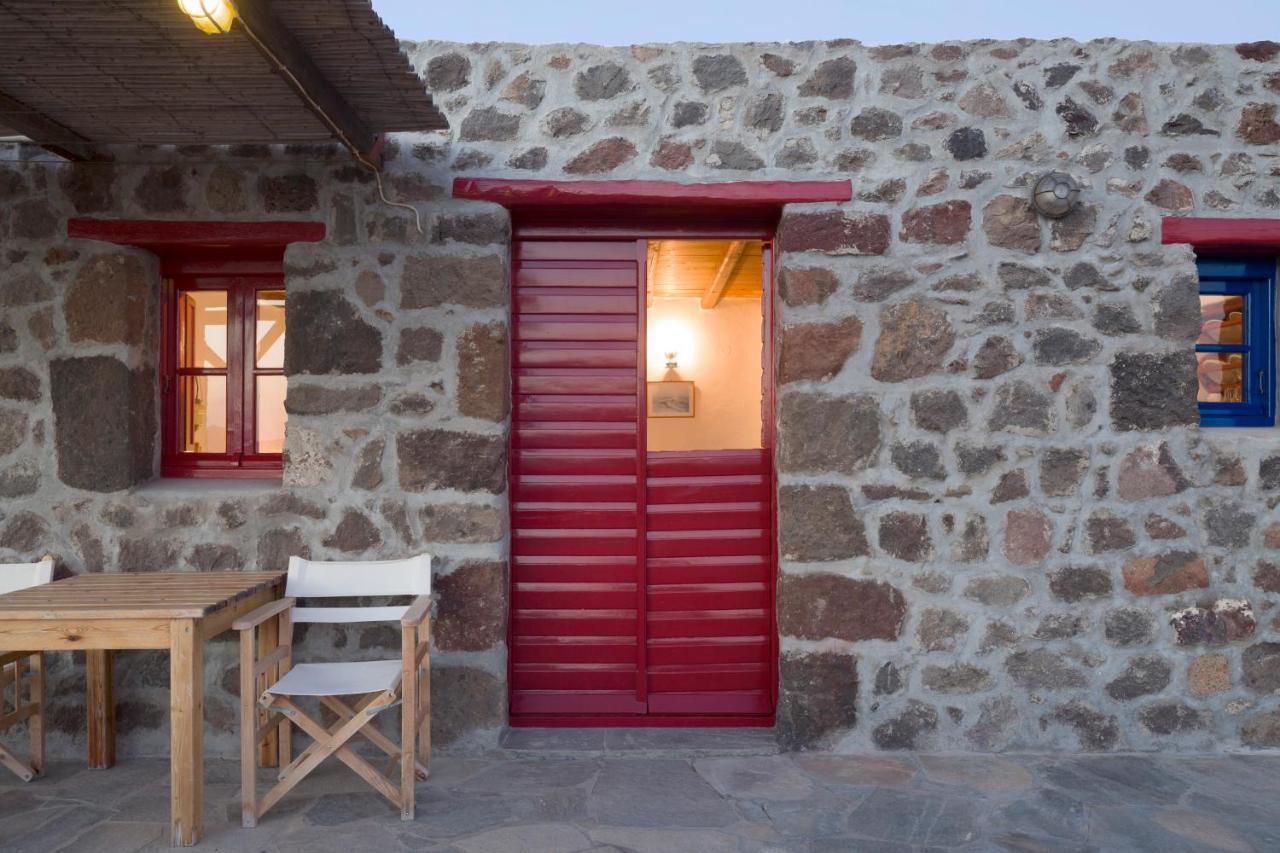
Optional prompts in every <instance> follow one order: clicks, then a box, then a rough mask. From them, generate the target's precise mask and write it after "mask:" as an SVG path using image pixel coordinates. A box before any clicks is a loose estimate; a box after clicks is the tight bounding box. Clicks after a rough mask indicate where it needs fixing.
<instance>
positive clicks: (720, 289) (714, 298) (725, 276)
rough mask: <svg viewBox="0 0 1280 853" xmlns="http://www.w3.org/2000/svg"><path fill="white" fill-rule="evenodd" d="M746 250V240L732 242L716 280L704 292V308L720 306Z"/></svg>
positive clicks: (717, 272)
mask: <svg viewBox="0 0 1280 853" xmlns="http://www.w3.org/2000/svg"><path fill="white" fill-rule="evenodd" d="M746 248H747V241H746V240H732V241H730V243H729V248H728V249H726V250H725V253H724V259H723V260H721V261H720V268H719V269H717V270H716V275H715V278H713V279H711V281H710V282H709V283H708V284H707V289H706V290H704V291H703V292H702V307H703V308H715V307H716V306H717V305H719V304H720V300H721V299H722V298H723V297H724V290H725V288H726V287H728V286H729V279H730V278H732V277H733V271H734V270H735V269H736V268H737V266H738V259H739V258H741V257H742V253H743V252H744V251H746Z"/></svg>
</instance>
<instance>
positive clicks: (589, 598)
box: [510, 240, 646, 717]
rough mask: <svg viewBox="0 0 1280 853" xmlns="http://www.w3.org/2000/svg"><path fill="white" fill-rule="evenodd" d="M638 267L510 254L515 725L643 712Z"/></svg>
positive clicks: (529, 251) (636, 249)
mask: <svg viewBox="0 0 1280 853" xmlns="http://www.w3.org/2000/svg"><path fill="white" fill-rule="evenodd" d="M643 261H644V244H643V242H637V241H634V240H627V241H617V242H587V241H582V242H568V241H566V242H551V241H547V242H543V241H518V242H517V243H516V244H515V246H514V253H513V265H514V269H513V273H514V274H513V282H514V293H513V305H514V308H513V312H514V317H513V324H512V325H513V339H514V347H513V364H512V369H513V372H514V377H513V392H514V395H515V410H514V413H513V420H512V427H511V429H512V442H511V448H512V451H511V453H512V455H511V494H510V500H511V516H512V536H511V573H512V578H511V579H512V584H511V605H510V608H511V609H510V612H511V620H512V621H511V648H510V655H511V667H510V676H511V713H512V716H513V717H516V716H519V715H543V714H551V715H556V714H575V715H596V714H604V715H611V714H643V713H645V711H646V700H645V691H646V683H645V678H644V662H643V661H644V657H643V656H644V651H645V649H644V642H643V632H642V625H643V620H644V606H645V594H644V592H645V590H644V582H643V574H644V566H643V564H642V559H641V555H642V552H643V540H644V514H643V508H644V477H643V473H644V429H643V414H644V412H643V409H642V405H643V393H642V392H643V389H644V386H643V383H642V378H643V377H641V376H640V375H639V371H638V365H639V355H640V345H639V341H640V340H641V336H642V324H643V320H644V318H643V313H642V312H643V307H644V301H643V294H642V289H641V264H642V263H643Z"/></svg>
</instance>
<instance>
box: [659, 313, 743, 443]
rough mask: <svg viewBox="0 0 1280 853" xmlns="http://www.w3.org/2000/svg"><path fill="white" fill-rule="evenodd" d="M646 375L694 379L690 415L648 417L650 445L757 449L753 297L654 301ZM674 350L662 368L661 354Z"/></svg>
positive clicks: (662, 355) (662, 377)
mask: <svg viewBox="0 0 1280 853" xmlns="http://www.w3.org/2000/svg"><path fill="white" fill-rule="evenodd" d="M646 325H647V332H648V379H649V381H651V382H654V381H661V380H667V379H683V380H692V381H693V382H694V394H695V397H694V413H695V414H694V417H692V418H649V427H648V429H649V449H650V450H711V449H733V448H747V447H759V446H760V379H761V373H760V370H761V367H760V352H761V347H762V343H761V329H760V325H761V307H760V299H759V297H756V298H754V299H740V298H735V299H724V300H722V301H721V302H720V304H719V305H717V306H716V307H715V308H712V309H709V310H704V309H703V308H702V307H701V305H700V304H699V300H698V299H688V298H657V299H654V300H653V305H651V306H650V307H649V310H648V314H647V317H646ZM670 349H675V350H676V351H677V356H676V359H677V361H678V362H679V367H677V368H676V369H675V370H668V369H667V367H666V356H665V355H664V353H666V352H668V351H669V350H670Z"/></svg>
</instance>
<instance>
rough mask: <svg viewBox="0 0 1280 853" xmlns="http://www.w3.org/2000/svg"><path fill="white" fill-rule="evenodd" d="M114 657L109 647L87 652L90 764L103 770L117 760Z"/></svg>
mask: <svg viewBox="0 0 1280 853" xmlns="http://www.w3.org/2000/svg"><path fill="white" fill-rule="evenodd" d="M113 660H114V659H113V657H112V653H111V652H110V651H108V650H106V649H90V650H89V651H87V652H85V653H84V674H85V691H84V692H85V704H86V705H87V706H88V718H89V767H90V769H92V770H103V769H106V768H108V767H111V766H112V765H113V764H115V763H116V703H115V696H114V693H113V689H112V688H113V681H114V675H113V670H114V667H113Z"/></svg>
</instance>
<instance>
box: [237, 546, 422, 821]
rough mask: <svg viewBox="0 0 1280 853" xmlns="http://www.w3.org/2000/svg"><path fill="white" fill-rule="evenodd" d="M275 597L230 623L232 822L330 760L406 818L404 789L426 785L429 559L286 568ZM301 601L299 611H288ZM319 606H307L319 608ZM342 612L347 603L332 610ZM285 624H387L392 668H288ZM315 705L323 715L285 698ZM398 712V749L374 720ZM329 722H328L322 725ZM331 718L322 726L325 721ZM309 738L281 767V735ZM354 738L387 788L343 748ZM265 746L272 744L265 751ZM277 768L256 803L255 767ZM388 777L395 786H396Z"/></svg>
mask: <svg viewBox="0 0 1280 853" xmlns="http://www.w3.org/2000/svg"><path fill="white" fill-rule="evenodd" d="M284 594H285V597H284V598H283V599H281V600H280V601H276V602H272V603H271V604H266V605H263V606H262V607H260V608H258V609H257V610H255V611H254V612H253V613H250V614H249V615H248V616H245V617H243V618H241V619H237V620H236V621H235V622H234V623H233V627H234V628H235V629H236V630H237V631H239V632H240V742H241V748H240V782H241V807H242V821H243V823H244V825H245V826H256V825H257V822H258V819H259V818H261V817H262V816H263V815H264V814H266V813H267V811H268V810H269V809H271V807H272V806H274V805H275V804H276V803H278V802H280V800H281V798H283V797H284V796H285V795H286V794H288V793H289V791H291V790H292V789H293V788H294V787H295V786H296V785H297V784H298V783H299V782H300V781H302V779H303V778H305V777H306V776H307V774H309V773H310V772H311V771H312V770H314V769H316V767H318V766H319V765H320V763H321V762H322V761H324V760H325V759H326V758H329V757H330V756H332V757H334V758H337V759H338V760H339V761H341V762H342V763H343V764H346V765H347V766H348V767H350V768H351V769H352V770H353V771H355V773H356V774H357V775H359V776H360V778H361V779H364V780H365V781H366V782H368V783H369V785H371V786H372V787H373V788H374V790H376V791H378V793H380V794H382V795H383V796H384V797H386V798H387V799H388V800H390V801H391V802H392V803H393V804H395V805H397V806H399V807H400V816H401V817H402V818H403V819H405V820H411V819H412V818H413V812H414V785H415V783H416V781H417V780H418V779H419V778H423V779H425V778H426V775H427V764H428V762H429V761H430V756H431V657H430V649H431V632H430V618H429V611H430V605H431V598H430V595H431V558H430V557H428V556H426V555H422V556H419V557H413V558H410V559H407V560H376V561H368V562H314V561H311V560H304V559H302V558H301V557H291V558H290V559H289V578H288V580H287V581H286V583H285V593H284ZM388 596H402V597H407V596H414V597H415V598H414V600H413V603H412V604H410V605H409V606H407V607H405V606H398V605H387V604H382V605H379V606H376V607H359V606H355V607H350V606H341V607H324V606H314V607H313V606H311V601H312V600H313V599H325V598H327V599H335V598H341V599H350V598H361V597H366V598H367V597H378V598H383V597H388ZM299 599H304V600H306V602H307V606H298V600H299ZM320 603H321V602H317V604H320ZM331 603H333V604H346V602H331ZM296 622H309V623H330V624H359V623H367V622H394V623H397V624H398V626H399V628H400V631H399V634H400V657H399V658H398V659H394V660H369V661H343V662H337V661H334V662H324V661H318V662H315V663H299V664H294V663H293V640H292V634H293V625H294V623H296ZM303 697H305V698H307V699H308V700H312V699H314V700H318V704H319V706H320V708H321V709H322V710H323V711H324V712H326V713H327V715H328V716H327V717H323V716H318V715H317V714H316V712H315V711H311V710H309V708H310V705H311V702H310V701H308V702H307V703H305V704H306V705H307V707H303V706H302V705H299V704H298V703H295V702H294V698H299V700H301V698H303ZM396 707H399V708H400V742H399V743H398V744H397V743H396V742H394V741H393V740H392V739H391V738H389V737H387V736H386V735H385V734H383V733H382V732H381V731H380V730H379V729H378V725H377V719H378V717H379V715H381V714H382V712H383V711H386V710H388V709H390V708H396ZM334 717H336V721H332V720H333V718H334ZM326 720H330V721H326ZM294 727H297V728H298V729H300V730H301V731H302V732H303V733H304V734H306V735H307V736H309V737H310V738H311V740H312V743H311V745H310V746H308V747H307V748H306V749H305V750H303V751H302V752H301V753H299V754H298V756H297V758H293V759H292V760H291V754H292V750H291V747H290V742H291V740H292V730H293V728H294ZM357 736H360V737H362V738H364V739H365V740H367V741H369V742H370V743H372V744H373V745H374V746H376V747H377V748H378V749H380V750H382V752H384V753H386V755H387V756H388V758H389V760H390V762H391V765H392V767H393V768H394V767H398V768H399V773H398V774H396V773H395V772H394V771H392V773H391V778H388V776H387V774H385V773H383V772H382V771H380V770H378V769H377V768H376V767H374V766H373V765H372V764H371V763H370V762H369V761H367V760H366V759H365V758H363V757H362V756H361V755H360V754H358V753H357V752H356V751H355V750H353V749H352V748H351V745H350V744H351V741H352V740H353V739H355V738H356V737H357ZM273 741H274V743H273ZM259 760H260V763H261V764H262V766H264V767H266V766H273V765H278V766H279V767H280V768H281V769H280V775H279V781H278V782H277V783H276V784H275V785H274V786H273V787H272V788H271V790H269V791H267V792H266V794H264V795H263V796H262V797H261V798H260V799H259V797H258V789H257V787H258V786H257V774H256V772H255V770H256V767H257V765H258V764H259ZM397 775H398V777H399V779H398V784H397V779H396V776H397Z"/></svg>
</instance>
